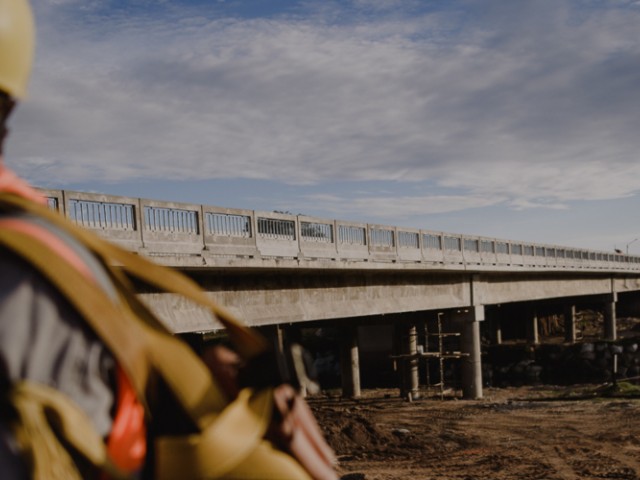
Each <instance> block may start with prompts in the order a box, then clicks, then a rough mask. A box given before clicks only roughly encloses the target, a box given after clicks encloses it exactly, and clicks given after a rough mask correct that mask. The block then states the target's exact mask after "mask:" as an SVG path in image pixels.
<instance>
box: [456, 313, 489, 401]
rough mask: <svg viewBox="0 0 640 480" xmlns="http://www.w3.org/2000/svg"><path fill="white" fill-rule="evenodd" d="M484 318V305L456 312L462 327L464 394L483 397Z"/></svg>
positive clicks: (468, 396) (473, 397)
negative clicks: (481, 326) (482, 345)
mask: <svg viewBox="0 0 640 480" xmlns="http://www.w3.org/2000/svg"><path fill="white" fill-rule="evenodd" d="M483 320H484V306H483V305H476V306H473V307H470V308H469V309H465V310H461V311H458V312H456V313H455V314H454V321H455V322H456V324H457V325H458V326H459V328H460V333H461V350H462V353H463V354H464V356H463V357H462V359H461V365H462V396H463V397H464V398H466V399H474V400H475V399H480V398H482V359H481V356H480V322H481V321H483Z"/></svg>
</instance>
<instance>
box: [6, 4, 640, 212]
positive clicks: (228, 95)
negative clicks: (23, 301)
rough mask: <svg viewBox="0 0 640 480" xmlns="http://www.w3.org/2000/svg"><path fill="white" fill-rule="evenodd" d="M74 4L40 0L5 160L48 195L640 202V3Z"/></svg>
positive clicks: (438, 205) (427, 207)
mask: <svg viewBox="0 0 640 480" xmlns="http://www.w3.org/2000/svg"><path fill="white" fill-rule="evenodd" d="M73 1H74V0H55V1H54V0H49V1H45V0H40V1H38V2H36V8H37V10H38V12H39V13H40V14H39V20H40V32H41V37H40V39H39V51H38V63H37V68H36V72H35V76H34V79H33V84H32V89H31V92H32V93H31V98H30V101H29V102H28V103H27V104H26V105H24V106H22V107H21V111H20V112H19V115H18V117H17V119H16V124H17V125H16V128H15V132H16V133H15V135H14V138H13V140H12V143H11V145H10V148H11V149H12V150H10V152H11V154H12V157H13V159H14V160H13V161H14V162H16V163H15V164H16V166H17V168H18V169H19V170H20V171H21V172H22V173H23V174H25V175H26V176H27V177H29V178H30V179H31V180H32V181H34V182H36V183H38V184H46V183H50V182H54V183H64V182H82V181H83V180H87V179H91V178H96V177H99V178H101V179H103V180H104V181H113V182H118V181H121V180H123V179H127V180H131V179H132V178H158V179H167V178H175V179H207V178H231V177H233V178H238V177H245V178H254V179H268V180H278V181H281V182H285V183H291V184H314V183H319V182H329V181H333V180H336V179H340V180H345V179H346V180H354V181H363V182H365V181H384V180H394V181H396V182H406V183H407V184H411V183H416V182H426V181H429V182H434V183H436V184H438V185H439V186H440V187H442V188H450V189H452V191H453V190H455V192H456V193H455V194H451V195H444V196H433V197H429V196H427V197H425V196H421V195H416V196H413V197H411V196H403V197H402V198H396V199H394V200H389V199H385V200H384V201H380V202H377V201H376V199H372V198H369V197H366V196H351V197H350V200H349V205H348V206H347V207H344V206H343V207H341V209H340V210H341V211H342V212H344V211H345V208H351V209H354V210H358V209H364V208H375V209H376V211H377V212H379V214H380V215H382V216H385V215H392V214H393V211H395V212H396V213H397V212H398V210H402V211H404V212H407V211H409V212H414V211H415V212H420V213H421V214H424V213H429V212H446V211H450V210H449V209H453V210H459V209H466V208H473V207H476V206H479V205H480V206H482V205H495V204H501V205H509V206H511V207H512V208H515V209H524V208H533V207H545V208H554V209H555V208H565V207H566V205H567V202H570V201H575V200H581V199H611V198H621V197H625V196H629V195H634V194H637V192H638V191H640V162H639V161H638V160H639V158H638V155H639V154H638V152H639V151H640V139H639V136H638V135H637V125H638V124H640V95H638V93H637V89H638V85H640V40H638V36H637V32H638V30H640V10H639V9H638V8H637V7H634V6H633V5H632V3H634V2H626V3H625V2H617V3H613V4H593V5H592V6H591V7H589V6H588V5H587V6H586V7H585V3H584V2H578V1H561V0H558V1H553V2H549V1H547V2H537V1H523V2H503V1H499V2H495V1H493V2H491V1H489V2H483V3H482V5H481V6H480V5H475V6H474V4H471V6H470V5H469V4H467V3H466V2H452V4H451V5H450V6H449V8H447V9H446V10H442V9H438V10H436V9H433V8H432V9H428V8H420V4H423V2H418V3H415V2H412V3H411V4H409V3H408V2H397V1H393V0H356V1H354V2H353V3H351V4H350V5H347V6H345V4H340V3H331V2H327V3H326V4H324V5H325V6H324V8H318V7H317V4H316V7H313V8H311V7H308V6H307V7H305V6H304V4H302V5H300V6H298V8H297V9H294V10H292V11H290V12H286V13H282V14H279V15H275V16H269V17H265V18H243V17H241V16H237V15H224V11H223V10H219V9H216V8H214V7H210V8H207V7H205V6H200V7H199V8H198V9H196V8H194V7H189V6H188V5H186V4H185V5H182V7H184V8H178V7H180V5H177V4H176V3H175V2H164V3H163V4H161V6H162V14H161V15H155V16H151V15H145V14H143V13H140V12H134V13H131V14H125V12H123V11H122V10H118V9H114V10H110V11H107V10H106V9H105V8H104V4H98V3H90V2H81V3H78V4H77V5H76V7H78V5H82V6H81V7H78V8H70V4H71V3H73ZM134 3H136V4H138V5H140V4H141V3H140V2H134ZM142 3H144V2H142ZM156 3H157V2H156ZM313 3H314V2H311V4H313ZM323 3H324V2H323ZM98 5H100V6H98ZM423 5H424V4H423ZM457 7H460V8H457ZM462 7H464V9H463V8H462ZM155 8H160V7H158V6H157V5H156V7H155ZM371 12H374V13H376V14H375V15H373V14H371ZM347 14H348V15H347ZM77 15H82V21H80V20H79V19H78V18H77ZM461 192H462V193H461ZM316 201H321V202H324V204H325V207H326V208H327V209H332V208H336V207H335V206H336V205H339V204H340V203H343V204H344V201H342V200H340V199H339V198H337V199H327V198H325V199H322V198H318V199H316Z"/></svg>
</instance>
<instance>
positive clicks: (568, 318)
mask: <svg viewBox="0 0 640 480" xmlns="http://www.w3.org/2000/svg"><path fill="white" fill-rule="evenodd" d="M564 341H565V342H567V343H576V306H575V305H565V307H564Z"/></svg>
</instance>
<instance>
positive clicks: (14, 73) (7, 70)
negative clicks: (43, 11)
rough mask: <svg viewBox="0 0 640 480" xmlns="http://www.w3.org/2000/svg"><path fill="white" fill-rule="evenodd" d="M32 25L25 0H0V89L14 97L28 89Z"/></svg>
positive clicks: (32, 39) (33, 36)
mask: <svg viewBox="0 0 640 480" xmlns="http://www.w3.org/2000/svg"><path fill="white" fill-rule="evenodd" d="M34 45H35V29H34V26H33V16H32V14H31V7H30V6H29V2H28V1H27V0H0V90H2V91H4V92H5V93H7V94H9V95H10V96H11V97H14V98H22V97H24V96H25V94H26V93H27V81H28V80H29V73H30V72H31V63H32V62H33V50H34Z"/></svg>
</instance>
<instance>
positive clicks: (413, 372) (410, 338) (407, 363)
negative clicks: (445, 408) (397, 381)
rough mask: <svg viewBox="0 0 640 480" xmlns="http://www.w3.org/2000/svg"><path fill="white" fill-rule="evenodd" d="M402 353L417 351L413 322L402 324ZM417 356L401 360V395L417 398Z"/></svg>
mask: <svg viewBox="0 0 640 480" xmlns="http://www.w3.org/2000/svg"><path fill="white" fill-rule="evenodd" d="M402 331H403V335H402V339H401V342H402V345H401V348H402V353H403V354H405V355H416V354H417V353H418V331H417V328H416V326H415V324H409V325H403V328H402ZM418 364H419V362H418V358H417V357H415V358H407V359H405V360H404V361H402V362H401V368H402V370H403V372H402V378H403V382H402V385H403V388H402V390H403V391H402V396H403V397H410V398H411V399H417V398H418V397H419V396H420V393H419V376H418Z"/></svg>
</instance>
